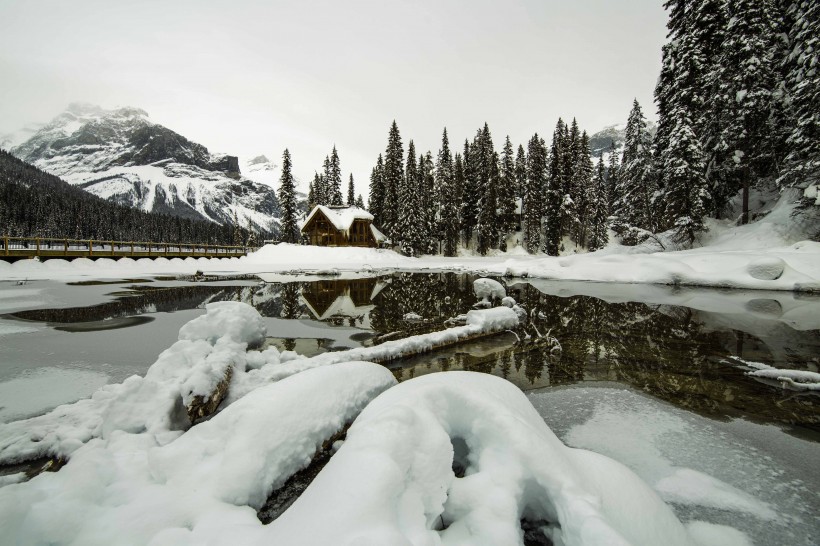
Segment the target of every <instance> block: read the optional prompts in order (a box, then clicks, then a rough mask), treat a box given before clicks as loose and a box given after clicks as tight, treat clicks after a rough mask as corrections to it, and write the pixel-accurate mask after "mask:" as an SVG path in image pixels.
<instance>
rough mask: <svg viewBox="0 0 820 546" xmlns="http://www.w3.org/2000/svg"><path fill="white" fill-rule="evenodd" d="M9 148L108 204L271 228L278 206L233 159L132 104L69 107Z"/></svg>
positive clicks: (269, 190) (268, 190) (267, 190)
mask: <svg viewBox="0 0 820 546" xmlns="http://www.w3.org/2000/svg"><path fill="white" fill-rule="evenodd" d="M11 152H12V153H13V154H14V155H16V156H17V157H19V158H20V159H22V160H24V161H27V162H29V163H32V164H34V165H36V166H37V167H39V168H41V169H43V170H45V171H47V172H49V173H51V174H55V175H57V176H60V177H61V178H63V179H65V180H66V181H68V182H70V183H72V184H75V185H78V186H80V187H81V188H83V189H84V190H86V191H88V192H90V193H93V194H95V195H98V196H100V197H102V198H104V199H108V200H110V201H114V202H117V203H121V204H125V205H129V206H132V207H138V208H141V209H143V210H146V211H156V212H164V213H167V214H174V215H177V216H182V217H188V218H204V219H207V220H212V221H214V222H217V223H220V224H222V223H225V222H228V223H231V222H233V219H234V217H235V218H236V219H237V221H238V222H239V223H240V224H241V225H242V226H245V227H251V228H254V229H257V230H260V231H264V232H268V233H270V232H274V231H276V229H277V225H278V218H279V205H278V202H277V200H276V196H275V193H274V192H273V190H272V188H271V186H270V185H266V184H261V183H258V182H255V181H253V180H249V179H248V178H245V177H243V176H242V173H241V172H240V168H239V160H238V158H237V157H235V156H231V155H225V154H213V153H210V152H209V151H208V149H207V148H206V147H205V146H203V145H201V144H198V143H196V142H191V141H190V140H188V139H187V138H185V137H183V136H182V135H180V134H178V133H176V132H174V131H172V130H171V129H168V128H167V127H163V126H162V125H159V124H156V123H153V122H151V121H150V119H149V117H148V114H147V113H146V112H145V111H143V110H140V109H138V108H120V109H117V110H104V109H102V108H100V107H98V106H93V105H87V104H72V105H70V106H69V108H68V109H67V110H66V111H65V112H63V113H62V114H60V115H59V116H57V117H56V118H54V119H53V120H52V121H51V122H50V123H48V124H46V125H44V126H43V127H41V128H40V129H39V130H37V131H36V132H34V134H33V135H31V136H30V138H28V139H27V140H25V141H24V142H22V143H21V144H19V145H17V146H15V147H14V148H12V150H11Z"/></svg>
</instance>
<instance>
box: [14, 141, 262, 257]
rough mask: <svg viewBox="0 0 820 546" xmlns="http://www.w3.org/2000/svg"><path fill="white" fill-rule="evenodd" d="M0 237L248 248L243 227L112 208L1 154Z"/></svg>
mask: <svg viewBox="0 0 820 546" xmlns="http://www.w3.org/2000/svg"><path fill="white" fill-rule="evenodd" d="M0 235H10V236H21V237H35V236H36V237H55V238H60V239H63V238H68V239H102V240H115V241H151V242H162V243H173V242H181V243H203V244H223V245H231V244H239V245H241V244H246V243H247V242H248V240H249V237H250V233H249V232H248V231H247V230H246V229H244V228H241V227H238V226H231V225H224V226H222V225H219V224H216V223H213V222H207V221H201V220H191V219H187V218H180V217H177V216H170V215H167V214H158V213H150V212H144V211H141V210H139V209H135V208H131V207H127V206H124V205H119V204H116V203H111V202H109V201H106V200H104V199H101V198H99V197H97V196H95V195H92V194H90V193H88V192H86V191H83V190H81V189H80V188H77V187H74V186H72V185H71V184H69V183H67V182H65V181H64V180H62V179H60V178H58V177H56V176H54V175H51V174H48V173H46V172H44V171H41V170H40V169H38V168H37V167H34V166H32V165H29V164H28V163H25V162H24V161H21V160H20V159H17V158H16V157H14V156H13V155H11V154H10V153H8V152H6V151H4V150H0Z"/></svg>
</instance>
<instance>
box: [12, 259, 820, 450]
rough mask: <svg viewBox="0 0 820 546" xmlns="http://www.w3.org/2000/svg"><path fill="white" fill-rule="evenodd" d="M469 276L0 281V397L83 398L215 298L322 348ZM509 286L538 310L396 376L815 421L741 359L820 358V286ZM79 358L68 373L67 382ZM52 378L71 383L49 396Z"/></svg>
mask: <svg viewBox="0 0 820 546" xmlns="http://www.w3.org/2000/svg"><path fill="white" fill-rule="evenodd" d="M475 278H476V277H475V276H470V275H456V274H451V273H446V274H445V273H433V274H401V273H398V274H393V275H389V276H382V277H372V278H359V279H346V280H341V279H332V278H324V279H316V278H315V277H301V278H300V279H305V280H300V282H267V283H266V282H260V281H259V279H249V278H242V279H228V280H220V281H218V282H193V281H192V280H185V279H183V280H178V279H175V280H171V279H167V278H160V279H155V280H153V281H152V280H150V279H133V280H129V281H123V282H117V283H113V282H111V283H83V284H81V285H65V284H62V283H50V282H32V283H29V284H27V285H25V286H17V285H16V284H14V283H0V313H4V314H2V315H0V386H2V385H3V384H4V383H9V382H13V385H14V389H13V391H14V392H19V393H21V396H20V398H22V399H21V400H20V403H21V407H19V408H17V407H15V405H16V403H15V400H14V398H15V397H14V396H12V397H11V398H9V397H3V401H2V402H0V406H3V407H2V408H0V421H7V420H9V419H10V418H19V417H23V416H27V415H31V414H33V413H38V412H42V411H45V410H47V409H49V408H50V407H53V405H52V404H48V403H47V402H48V400H50V399H52V398H53V399H54V400H59V401H60V402H67V401H70V400H71V399H72V398H74V399H76V398H81V397H84V396H87V395H89V394H90V393H91V392H93V390H94V389H96V388H97V387H98V386H99V384H100V383H101V381H102V382H103V383H104V382H120V381H122V380H123V379H125V378H126V377H128V376H129V375H132V374H134V373H144V371H145V370H146V369H147V368H148V366H150V365H151V364H152V363H153V362H154V360H155V359H156V357H157V355H158V354H159V353H160V352H161V351H162V350H164V349H165V348H167V347H169V346H170V345H171V344H172V343H173V342H174V341H175V340H176V335H177V331H178V330H179V328H180V327H181V326H182V325H183V324H184V323H186V322H187V321H189V320H191V319H192V318H194V317H195V316H197V315H199V314H201V309H202V308H204V306H205V305H206V304H207V303H209V302H212V301H223V300H238V301H244V302H246V303H249V304H251V305H253V306H254V307H255V308H256V309H258V310H259V312H260V313H261V314H262V315H263V316H264V317H266V321H267V323H268V335H269V336H270V337H269V339H268V344H269V345H275V346H277V347H278V348H280V349H282V350H296V351H297V352H299V353H301V354H306V355H313V354H318V353H320V352H324V351H328V350H340V349H345V348H351V347H357V346H361V345H372V344H378V343H381V342H383V341H387V340H390V339H398V338H401V337H406V336H408V335H413V334H419V333H424V332H428V331H432V330H438V329H441V328H444V327H445V324H444V323H445V321H446V320H447V319H449V318H451V317H454V316H456V315H459V314H462V313H465V312H467V311H469V310H470V309H471V308H472V306H473V305H474V304H475V303H476V297H475V296H474V294H473V291H472V281H473V280H474V279H475ZM291 279H292V278H291ZM277 280H280V281H283V280H289V279H286V278H281V279H280V278H277ZM505 284H506V287H507V292H508V294H509V295H511V296H513V297H514V298H515V299H516V300H517V301H518V302H519V303H520V304H521V305H522V306H523V307H524V308H525V309H526V310H527V311H528V313H529V321H528V324H527V325H526V326H525V327H522V328H521V329H519V330H518V331H517V332H516V333H506V334H500V335H497V336H493V337H490V338H485V339H482V340H478V341H474V342H471V343H468V344H464V345H461V346H457V347H452V348H450V349H447V350H444V351H440V352H436V353H432V354H425V355H419V356H417V357H414V358H410V359H406V360H402V361H400V362H396V363H394V364H391V365H390V368H391V370H392V371H393V373H394V374H395V376H396V377H397V378H398V379H399V380H404V379H407V378H411V377H415V376H418V375H423V374H426V373H430V372H435V371H444V370H455V369H465V370H473V371H480V372H485V373H492V374H495V375H499V376H502V377H505V378H507V379H508V380H510V381H512V382H513V383H515V384H516V385H517V386H519V387H520V388H521V389H523V390H531V389H537V388H542V387H551V386H561V385H572V384H578V383H583V382H590V381H615V382H619V383H622V384H625V385H629V386H631V387H633V388H635V389H638V390H641V391H643V392H645V393H647V394H649V395H650V396H652V397H655V398H659V399H662V400H666V401H668V402H670V403H672V404H673V405H675V406H678V407H681V408H686V409H690V410H693V411H696V412H698V413H700V414H702V415H706V416H710V417H713V418H720V419H726V418H730V417H745V418H750V419H753V420H755V421H758V422H764V423H777V424H780V425H785V426H787V427H791V429H793V431H794V432H795V433H796V434H798V435H802V436H805V435H810V436H811V435H816V434H818V433H820V396H817V395H816V394H807V393H797V392H794V391H788V390H783V389H782V388H780V387H779V386H778V385H772V384H766V383H762V382H760V381H757V380H754V379H752V378H750V377H748V376H746V375H745V374H744V368H743V367H742V366H741V365H740V362H739V361H738V360H736V359H735V358H734V357H739V358H741V359H744V360H749V361H756V362H763V363H766V364H769V365H773V366H775V367H781V368H794V369H808V370H814V371H817V367H818V364H820V297H816V296H805V295H801V296H796V295H793V294H790V293H780V292H756V291H751V292H743V291H719V290H704V289H681V288H669V287H660V286H647V285H607V284H595V283H566V282H548V281H532V282H527V281H522V280H515V281H505ZM419 317H420V318H419ZM548 337H554V338H555V339H556V340H557V341H558V343H559V344H560V350H557V349H555V348H552V350H550V349H551V347H554V346H555V344H553V345H552V346H548V344H547V343H545V340H546V339H547V338H548ZM72 372H74V376H75V377H73V378H72V379H71V380H69V381H67V380H66V378H67V377H68V376H69V375H71V374H72ZM66 374H68V375H66ZM49 378H53V381H52V382H50V381H49ZM27 385H28V386H29V387H30V389H27V388H26V386H27ZM50 385H53V388H54V389H57V390H60V391H62V392H60V393H59V394H58V395H48V396H47V395H43V394H42V391H43V390H44V389H45V390H48V389H49V388H50ZM0 388H2V387H0ZM9 389H10V387H9V385H6V388H5V390H9ZM28 390H31V391H32V392H34V391H35V390H36V392H38V393H40V394H39V399H41V400H42V401H43V403H42V404H39V405H38V404H36V403H32V401H31V400H29V399H26V398H30V397H27V396H23V394H22V393H26V392H28ZM66 391H67V392H66ZM69 393H71V394H69Z"/></svg>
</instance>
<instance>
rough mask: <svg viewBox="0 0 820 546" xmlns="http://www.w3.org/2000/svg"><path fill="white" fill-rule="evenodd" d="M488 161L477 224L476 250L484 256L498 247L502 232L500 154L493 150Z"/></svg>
mask: <svg viewBox="0 0 820 546" xmlns="http://www.w3.org/2000/svg"><path fill="white" fill-rule="evenodd" d="M482 159H483V158H482ZM488 163H489V164H488V165H487V166H488V168H489V174H488V177H487V180H486V181H485V182H484V184H483V186H484V191H483V193H482V195H481V201H480V202H479V209H478V225H477V226H476V232H477V234H478V238H477V241H476V250H477V251H478V253H479V254H481V255H482V256H485V255H486V254H487V252H489V251H490V250H492V249H495V248H498V245H499V237H500V232H501V230H500V226H499V223H500V218H499V216H498V184H499V170H498V154H497V153H495V152H492V156H491V157H490V158H489V161H488Z"/></svg>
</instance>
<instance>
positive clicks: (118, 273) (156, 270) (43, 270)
mask: <svg viewBox="0 0 820 546" xmlns="http://www.w3.org/2000/svg"><path fill="white" fill-rule="evenodd" d="M242 259H244V258H210V259H209V258H185V259H182V258H171V259H168V258H154V259H150V258H139V259H137V260H134V259H132V258H119V259H116V260H113V259H111V258H99V259H97V260H89V259H88V258H75V259H73V260H70V261H68V260H63V259H52V260H45V261H42V262H41V261H40V260H36V259H34V260H19V261H16V262H13V263H9V262H6V261H3V260H0V279H57V278H59V279H66V280H70V279H79V278H95V279H106V278H123V277H134V276H136V275H161V274H169V275H193V274H194V273H196V272H197V271H205V270H208V271H212V270H214V271H234V270H236V268H237V267H238V266H239V264H240V263H241V260H242Z"/></svg>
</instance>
